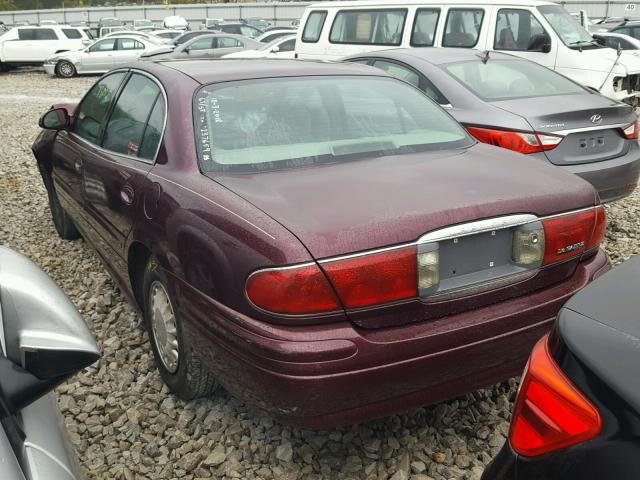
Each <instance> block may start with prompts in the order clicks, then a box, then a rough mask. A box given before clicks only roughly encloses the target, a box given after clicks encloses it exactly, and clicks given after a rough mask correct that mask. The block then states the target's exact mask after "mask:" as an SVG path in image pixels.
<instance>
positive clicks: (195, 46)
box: [188, 37, 215, 50]
mask: <svg viewBox="0 0 640 480" xmlns="http://www.w3.org/2000/svg"><path fill="white" fill-rule="evenodd" d="M213 42H215V37H206V38H199V39H197V40H194V41H193V42H192V43H191V44H189V47H188V48H189V50H211V49H212V48H213Z"/></svg>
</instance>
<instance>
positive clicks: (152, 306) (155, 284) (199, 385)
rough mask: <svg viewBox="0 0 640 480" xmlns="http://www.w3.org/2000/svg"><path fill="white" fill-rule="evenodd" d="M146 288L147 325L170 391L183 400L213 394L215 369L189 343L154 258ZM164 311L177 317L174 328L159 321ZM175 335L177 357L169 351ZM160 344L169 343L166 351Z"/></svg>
mask: <svg viewBox="0 0 640 480" xmlns="http://www.w3.org/2000/svg"><path fill="white" fill-rule="evenodd" d="M142 288H143V290H142V291H143V298H144V309H143V313H144V320H145V325H146V328H147V331H148V333H149V343H150V344H151V350H152V351H153V356H154V358H155V362H156V366H157V367H158V370H159V371H160V376H161V377H162V380H163V381H164V382H165V383H166V384H167V386H168V387H169V390H171V391H172V392H173V393H174V394H175V395H176V396H178V397H179V398H181V399H183V400H192V399H194V398H198V397H206V396H209V395H211V394H212V393H213V392H214V390H215V389H216V388H217V386H218V383H217V381H216V379H215V377H214V376H213V375H212V374H211V372H209V371H208V370H207V369H206V368H205V367H204V366H203V365H202V362H201V360H200V358H199V357H198V355H197V353H196V352H194V351H193V349H191V348H190V346H189V345H186V344H185V341H184V335H183V328H182V323H181V322H180V318H179V316H178V315H177V311H176V309H175V308H174V306H175V304H176V303H175V300H174V299H173V296H172V294H171V293H170V290H169V288H168V286H167V281H166V277H165V275H164V272H163V271H162V268H161V267H160V264H159V263H158V261H157V260H156V259H155V258H154V257H151V258H150V259H149V261H148V262H147V265H146V268H145V271H144V280H143V284H142ZM165 299H166V302H165V301H164V300H165ZM163 306H164V307H163ZM163 311H164V312H165V314H164V315H165V316H169V317H171V316H172V317H173V328H167V327H166V325H167V324H166V323H163V322H162V321H159V320H158V319H159V318H162V316H163V314H162V312H163ZM168 323H171V322H168ZM163 325H164V326H163ZM171 330H173V332H174V333H173V334H172V333H171ZM172 336H173V337H175V343H173V348H169V349H174V350H175V351H176V352H177V358H174V357H175V356H172V355H170V354H168V353H167V349H168V348H167V347H168V346H169V345H170V344H171V342H170V341H167V339H170V337H172ZM159 345H165V347H164V349H163V350H164V353H161V347H159ZM172 360H175V363H172Z"/></svg>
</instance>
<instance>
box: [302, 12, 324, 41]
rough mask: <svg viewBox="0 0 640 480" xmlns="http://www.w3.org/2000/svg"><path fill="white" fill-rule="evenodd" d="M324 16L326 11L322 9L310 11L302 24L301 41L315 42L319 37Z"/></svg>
mask: <svg viewBox="0 0 640 480" xmlns="http://www.w3.org/2000/svg"><path fill="white" fill-rule="evenodd" d="M326 18H327V12H326V11H324V10H317V11H314V12H311V13H310V14H309V16H308V17H307V23H306V24H305V25H304V30H303V32H302V41H303V42H308V43H315V42H317V41H318V40H319V39H320V33H321V32H322V27H323V26H324V21H325V20H326Z"/></svg>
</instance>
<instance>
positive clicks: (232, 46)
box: [213, 37, 244, 58]
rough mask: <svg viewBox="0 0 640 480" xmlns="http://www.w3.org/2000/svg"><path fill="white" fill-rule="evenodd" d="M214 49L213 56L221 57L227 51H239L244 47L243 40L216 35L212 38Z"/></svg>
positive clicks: (227, 52)
mask: <svg viewBox="0 0 640 480" xmlns="http://www.w3.org/2000/svg"><path fill="white" fill-rule="evenodd" d="M214 41H215V43H214V46H215V50H214V52H213V56H214V57H215V58H219V57H222V56H224V55H227V54H229V53H233V52H239V51H240V50H243V49H244V42H242V40H238V39H237V38H233V37H216V38H215V39H214Z"/></svg>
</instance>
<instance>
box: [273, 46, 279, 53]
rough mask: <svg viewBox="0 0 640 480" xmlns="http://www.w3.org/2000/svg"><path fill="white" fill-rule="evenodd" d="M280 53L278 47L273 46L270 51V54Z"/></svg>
mask: <svg viewBox="0 0 640 480" xmlns="http://www.w3.org/2000/svg"><path fill="white" fill-rule="evenodd" d="M279 51H280V47H278V46H275V47H273V48H272V49H271V53H278V52H279Z"/></svg>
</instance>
